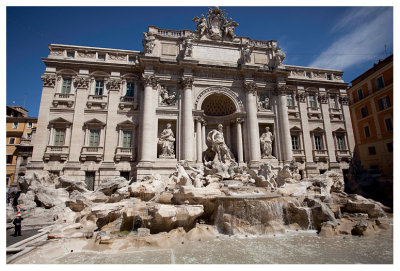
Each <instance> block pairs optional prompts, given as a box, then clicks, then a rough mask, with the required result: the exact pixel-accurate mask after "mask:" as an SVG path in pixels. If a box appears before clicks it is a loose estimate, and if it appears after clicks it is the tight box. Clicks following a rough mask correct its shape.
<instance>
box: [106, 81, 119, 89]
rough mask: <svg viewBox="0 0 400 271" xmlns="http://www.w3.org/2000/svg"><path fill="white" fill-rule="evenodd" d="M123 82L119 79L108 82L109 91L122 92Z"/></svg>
mask: <svg viewBox="0 0 400 271" xmlns="http://www.w3.org/2000/svg"><path fill="white" fill-rule="evenodd" d="M121 82H122V81H121V80H119V79H111V80H110V81H108V89H109V90H120V89H121Z"/></svg>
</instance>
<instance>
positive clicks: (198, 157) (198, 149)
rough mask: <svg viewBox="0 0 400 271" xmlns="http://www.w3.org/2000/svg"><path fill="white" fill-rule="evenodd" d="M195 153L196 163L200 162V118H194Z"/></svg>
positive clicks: (201, 144)
mask: <svg viewBox="0 0 400 271" xmlns="http://www.w3.org/2000/svg"><path fill="white" fill-rule="evenodd" d="M196 154H197V159H196V160H197V163H201V162H202V154H203V142H202V138H201V118H200V117H197V118H196Z"/></svg>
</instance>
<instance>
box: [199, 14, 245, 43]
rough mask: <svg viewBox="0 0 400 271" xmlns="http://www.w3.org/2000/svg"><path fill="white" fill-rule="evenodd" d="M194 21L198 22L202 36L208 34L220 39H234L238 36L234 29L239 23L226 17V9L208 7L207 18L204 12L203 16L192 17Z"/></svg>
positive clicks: (210, 36)
mask: <svg viewBox="0 0 400 271" xmlns="http://www.w3.org/2000/svg"><path fill="white" fill-rule="evenodd" d="M192 21H193V22H197V25H196V29H197V32H198V33H199V36H200V38H201V37H202V36H204V35H207V37H208V38H210V39H214V40H218V39H223V38H225V39H229V40H232V39H234V38H235V37H236V35H235V33H234V31H235V27H236V26H238V25H239V24H238V23H237V22H235V21H233V20H232V18H229V20H227V19H226V16H225V11H224V10H222V9H219V7H215V8H208V13H207V19H206V18H205V17H204V14H201V17H200V18H199V17H195V18H193V19H192Z"/></svg>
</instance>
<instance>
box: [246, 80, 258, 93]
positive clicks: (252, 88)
mask: <svg viewBox="0 0 400 271" xmlns="http://www.w3.org/2000/svg"><path fill="white" fill-rule="evenodd" d="M243 87H244V89H245V90H246V91H247V92H249V93H251V94H253V95H256V94H257V85H256V83H255V82H253V81H250V82H244V83H243Z"/></svg>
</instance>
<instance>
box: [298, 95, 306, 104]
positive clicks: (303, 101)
mask: <svg viewBox="0 0 400 271" xmlns="http://www.w3.org/2000/svg"><path fill="white" fill-rule="evenodd" d="M296 99H297V101H299V102H301V103H305V102H306V94H305V93H298V94H297V95H296Z"/></svg>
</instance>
